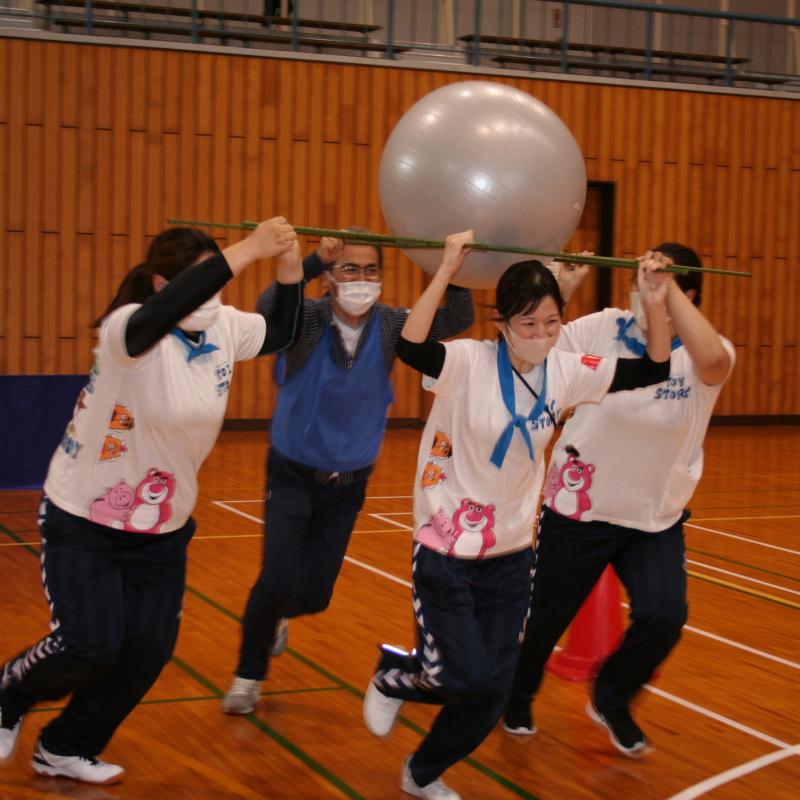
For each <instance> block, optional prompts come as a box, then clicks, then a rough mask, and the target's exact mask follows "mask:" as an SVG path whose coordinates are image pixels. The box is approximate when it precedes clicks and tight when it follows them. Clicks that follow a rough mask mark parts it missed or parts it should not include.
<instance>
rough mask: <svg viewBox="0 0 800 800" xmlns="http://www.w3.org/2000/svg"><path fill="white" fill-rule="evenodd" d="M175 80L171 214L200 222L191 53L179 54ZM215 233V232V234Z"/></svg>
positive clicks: (194, 84) (193, 61) (193, 68)
mask: <svg viewBox="0 0 800 800" xmlns="http://www.w3.org/2000/svg"><path fill="white" fill-rule="evenodd" d="M178 67H179V71H178V76H179V77H178V80H179V82H180V95H179V103H180V116H179V122H180V124H179V127H178V163H177V170H178V184H177V186H178V191H177V197H176V205H175V207H174V208H169V209H168V211H169V213H170V215H174V216H176V217H177V218H178V219H200V214H199V211H198V197H197V193H196V190H197V166H198V165H197V162H196V158H197V152H196V139H197V133H196V119H197V110H198V109H197V99H198V97H197V87H196V80H195V76H196V74H197V68H198V62H197V59H196V58H193V57H192V55H191V54H190V53H181V58H180V62H179V65H178ZM214 233H217V231H214Z"/></svg>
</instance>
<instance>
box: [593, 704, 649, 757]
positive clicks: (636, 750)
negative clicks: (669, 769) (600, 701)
mask: <svg viewBox="0 0 800 800" xmlns="http://www.w3.org/2000/svg"><path fill="white" fill-rule="evenodd" d="M586 713H587V714H588V715H589V717H590V718H591V719H592V720H593V721H594V722H596V723H597V724H598V725H602V726H603V727H604V728H606V729H607V730H608V738H609V739H611V744H613V745H614V747H616V748H617V750H619V751H620V753H624V754H625V755H626V756H630V757H631V758H639V757H640V756H643V755H644V754H645V753H646V752H647V751H648V750H649V749H650V748H649V746H648V744H647V739H646V737H645V735H644V733H643V732H642V729H641V728H640V727H639V726H638V725H637V724H636V723H635V722H634V721H633V717H631V715H630V713H629V711H628V709H627V708H625V709H623V710H622V711H608V712H605V713H601V712H600V711H598V710H597V709H596V708H595V707H594V705H593V704H592V702H591V701H589V702H588V703H587V704H586Z"/></svg>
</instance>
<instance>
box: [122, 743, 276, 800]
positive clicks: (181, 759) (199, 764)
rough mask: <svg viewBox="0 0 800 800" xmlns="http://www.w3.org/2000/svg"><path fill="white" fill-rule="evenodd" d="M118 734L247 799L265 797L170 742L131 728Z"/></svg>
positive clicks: (258, 799) (257, 799)
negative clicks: (176, 747) (177, 748)
mask: <svg viewBox="0 0 800 800" xmlns="http://www.w3.org/2000/svg"><path fill="white" fill-rule="evenodd" d="M117 736H122V737H123V738H127V739H133V741H135V742H136V743H137V744H139V745H143V746H144V747H146V748H149V749H151V750H154V751H156V752H158V753H162V754H164V755H165V756H167V757H168V758H170V759H172V761H177V762H178V763H180V764H183V765H184V766H185V767H189V769H191V770H193V771H194V772H198V773H200V774H201V775H204V776H205V777H206V778H208V779H209V780H211V781H213V782H214V783H216V784H219V785H220V786H224V787H225V788H226V789H227V790H228V791H231V792H233V793H234V794H235V795H238V796H239V797H244V798H247V800H260V798H262V797H263V795H261V794H260V793H258V792H255V791H254V790H253V789H251V788H250V787H248V786H245V785H244V784H243V783H239V781H237V780H235V779H234V778H231V777H229V776H228V775H227V774H226V773H225V772H223V771H222V770H218V769H214V768H213V767H210V766H209V765H208V763H207V762H204V761H199V760H198V759H196V758H192V757H191V756H188V755H186V753H183V752H181V751H180V750H176V749H175V748H174V747H170V746H169V745H168V744H164V743H163V742H161V741H157V740H156V739H153V738H152V737H150V736H145V735H144V734H143V733H139V732H138V731H134V730H130V729H129V728H122V729H120V730H119V731H118V732H117Z"/></svg>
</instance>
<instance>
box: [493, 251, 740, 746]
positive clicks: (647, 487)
mask: <svg viewBox="0 0 800 800" xmlns="http://www.w3.org/2000/svg"><path fill="white" fill-rule="evenodd" d="M673 260H674V262H675V263H677V264H683V265H685V266H690V267H691V266H694V267H699V266H701V263H700V259H699V258H698V256H697V254H696V253H695V252H694V251H693V250H691V249H689V248H687V247H685V246H683V245H679V244H675V243H664V244H661V245H659V246H658V247H657V248H654V251H648V252H647V253H646V254H645V255H644V256H643V257H642V261H643V262H645V263H649V264H655V265H657V266H662V265H665V264H668V263H670V262H671V261H673ZM585 273H586V268H578V269H573V268H570V267H566V266H565V265H562V266H561V269H560V273H559V282H560V285H563V286H564V287H565V290H566V293H568V294H570V295H571V294H572V292H573V291H574V290H575V288H576V286H577V284H578V283H579V282H580V280H582V277H583V275H585ZM701 291H702V273H698V272H689V273H686V274H677V275H675V277H674V279H673V278H672V277H670V279H669V280H668V284H667V297H666V304H667V312H668V314H669V316H670V331H671V334H673V338H672V341H671V349H672V357H671V368H670V376H669V382H667V383H663V384H661V385H659V386H655V387H650V388H648V389H641V390H639V391H635V392H625V393H624V394H616V395H609V396H608V397H606V398H605V399H604V400H603V401H602V402H601V403H599V404H595V405H584V406H580V407H579V408H577V409H576V410H575V413H574V414H573V416H572V417H571V418H570V419H569V420H568V421H567V422H566V424H565V425H564V430H563V432H562V434H561V437H560V438H559V441H558V443H557V444H556V446H555V447H554V448H553V453H552V457H551V465H550V470H549V472H548V479H547V487H546V489H545V496H544V511H543V513H542V518H541V522H540V527H539V541H538V543H537V560H536V582H535V586H534V592H533V601H532V611H531V620H530V623H529V625H528V628H527V630H526V632H525V641H524V643H523V646H522V651H521V656H520V661H519V666H518V668H517V674H516V677H515V681H514V691H513V694H512V699H511V703H510V705H509V707H508V709H507V712H506V718H505V726H506V730H508V731H509V732H511V733H517V734H532V733H533V732H534V731H535V726H534V724H533V718H532V712H531V702H532V699H533V696H534V695H535V694H536V692H537V691H538V688H539V685H540V682H541V680H542V676H543V673H544V667H545V663H546V662H547V659H548V658H549V656H550V654H551V653H552V651H553V648H554V647H555V645H556V643H557V642H558V640H559V638H560V637H561V635H562V633H563V632H564V631H565V630H566V628H567V626H568V625H569V623H570V622H571V621H572V618H573V617H574V616H575V614H576V613H577V611H578V609H579V608H580V606H581V605H582V604H583V602H584V600H585V599H586V597H587V596H588V594H589V592H590V591H591V589H592V587H593V586H594V584H595V583H596V581H597V579H598V578H599V577H600V575H601V574H602V572H603V571H604V570H605V569H606V567H607V566H609V565H612V566H613V567H614V570H615V572H616V573H617V575H618V576H619V578H620V580H621V581H622V582H623V584H624V585H625V588H626V590H627V592H628V595H629V597H630V606H631V611H630V619H631V624H630V626H629V627H628V630H627V631H626V633H625V637H624V638H623V640H622V642H620V644H619V646H618V647H617V648H616V649H615V651H614V652H613V653H612V654H611V655H610V656H609V657H608V659H607V660H606V661H605V663H604V664H603V665H602V668H601V669H600V672H599V674H598V676H597V680H596V683H595V684H594V687H593V690H592V697H591V704H590V706H588V707H587V710H588V712H589V714H590V716H591V717H592V718H593V719H594V720H595V721H596V722H600V723H601V724H603V725H604V726H605V727H606V728H607V729H608V732H609V735H610V738H611V741H612V743H613V744H614V746H615V747H616V748H617V749H618V750H620V751H621V752H622V753H624V754H625V755H628V756H639V755H641V754H643V753H644V752H645V751H646V749H647V740H646V738H645V735H644V733H643V732H642V730H641V728H640V727H639V726H638V725H637V724H636V722H635V721H634V720H633V718H632V716H631V713H630V705H631V702H632V701H633V699H634V698H635V696H636V695H637V693H638V692H639V690H640V689H641V687H642V685H643V684H645V683H646V682H647V681H648V680H649V679H650V677H651V676H652V674H653V672H654V671H655V669H656V668H657V667H658V665H659V664H660V663H661V662H662V661H663V660H664V659H665V658H666V656H667V654H668V653H669V652H670V650H671V649H672V648H673V647H674V646H675V644H676V643H677V642H678V639H679V637H680V633H681V628H682V627H683V625H684V623H685V622H686V618H687V602H686V574H685V557H686V556H685V548H684V543H683V522H684V520H685V519H686V516H688V515H687V514H686V512H685V511H684V509H685V507H686V504H687V503H688V502H689V499H690V498H691V495H692V493H693V491H694V488H695V486H696V485H697V482H698V480H699V479H700V474H701V472H702V469H703V450H702V445H703V438H704V437H705V433H706V429H707V427H708V422H709V419H710V416H711V411H712V409H713V407H714V403H715V401H716V399H717V397H718V396H719V392H720V390H721V389H722V385H723V383H724V382H725V380H726V378H727V377H728V375H729V374H730V371H731V369H732V367H733V363H734V360H735V351H734V349H733V346H732V345H731V344H730V342H728V341H726V340H724V339H722V337H720V336H719V335H718V334H717V332H716V331H715V330H714V328H713V327H712V325H711V324H710V323H709V321H708V320H707V319H706V318H705V317H704V316H703V315H702V314H701V313H700V311H699V308H698V306H699V305H700V299H701ZM643 305H644V303H643V298H642V296H641V294H640V292H639V291H638V288H637V287H636V286H635V285H634V287H633V289H632V291H631V307H630V310H621V309H618V308H606V309H604V310H603V311H600V312H598V313H596V314H589V315H588V316H585V317H581V318H580V319H577V320H574V321H573V322H570V323H569V324H567V325H565V326H564V328H563V330H562V332H561V335H560V338H559V340H558V343H557V345H556V347H557V348H558V349H563V350H568V351H571V352H581V351H585V350H586V349H590V350H591V351H592V352H594V353H597V354H598V355H601V356H630V355H639V354H641V353H643V352H644V350H645V348H646V347H649V342H650V339H651V336H652V331H651V330H650V328H651V326H650V323H649V320H648V319H647V317H646V315H645V314H644V313H643Z"/></svg>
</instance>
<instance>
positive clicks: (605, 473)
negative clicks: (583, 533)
mask: <svg viewBox="0 0 800 800" xmlns="http://www.w3.org/2000/svg"><path fill="white" fill-rule="evenodd" d="M631 317H632V314H631V312H630V311H621V310H620V309H617V308H607V309H605V310H603V311H599V312H598V313H596V314H590V315H588V316H586V317H581V318H580V319H577V320H575V321H574V322H570V323H569V324H567V325H565V326H564V327H563V328H562V331H561V335H560V336H559V338H558V341H557V342H556V347H557V348H558V349H560V350H569V351H571V352H585V351H587V350H588V351H589V352H592V353H597V354H598V355H601V356H617V357H623V358H633V357H635V356H634V354H633V353H632V352H631V351H630V350H629V349H628V348H627V347H626V346H625V344H624V343H623V342H622V341H618V340H617V339H616V336H617V333H618V331H619V325H618V322H617V320H619V319H622V320H624V321H625V322H626V323H627V322H628V321H629V320H630V319H631ZM627 335H628V336H630V337H632V338H635V339H637V340H638V341H639V342H642V343H643V342H644V341H645V338H644V335H643V334H642V332H641V329H640V328H639V327H638V325H636V323H635V322H634V323H633V324H632V325H631V326H630V327H629V328H628V330H627ZM720 339H721V341H722V345H723V347H724V348H725V349H726V351H727V352H728V354H729V355H730V358H731V369H732V368H733V363H734V361H735V359H736V353H735V351H734V349H733V345H732V344H731V343H730V342H729V341H727V339H723V338H722V337H720ZM721 389H722V384H719V385H716V386H708V385H706V384H704V383H703V382H702V381H701V380H700V379H699V378H698V377H697V374H696V373H695V371H694V367H693V366H692V361H691V359H690V358H689V354H688V353H687V352H686V348H685V347H683V346H681V347H678V348H677V349H675V350H673V351H672V358H671V363H670V377H669V380H667V381H665V382H664V383H659V384H657V385H655V386H648V387H646V388H643V389H635V390H633V391H627V392H614V393H613V394H609V395H608V396H607V397H606V398H605V399H604V400H603V401H602V403H600V404H599V405H593V406H581V407H580V408H577V409H575V413H574V415H573V416H572V417H571V418H570V419H569V420H567V422H566V424H565V425H564V430H563V432H562V433H561V437H560V438H559V440H558V442H557V444H556V445H555V447H554V448H553V453H552V456H551V461H550V468H549V469H548V472H547V480H546V484H545V495H544V503H545V505H547V506H549V507H550V508H551V509H552V510H553V511H556V512H558V513H559V514H562V515H563V516H566V517H570V518H572V519H575V520H580V521H581V522H586V521H589V520H602V521H605V522H611V523H614V524H616V525H623V526H625V527H628V528H635V529H638V530H643V531H651V532H654V531H663V530H665V529H667V528H669V527H670V526H672V525H674V524H675V523H676V522H677V521H678V519H679V518H680V516H681V514H682V512H683V509H684V508H685V506H686V503H687V502H688V501H689V499H690V498H691V496H692V493H693V492H694V489H695V486H697V482H698V480H700V475H701V473H702V471H703V449H702V447H703V438H704V437H705V434H706V429H707V428H708V421H709V419H710V417H711V410H712V409H713V407H714V403H715V401H716V399H717V397H718V396H719V393H720V390H721ZM568 447H569V448H570V450H568V449H567V448H568ZM574 451H577V455H576V453H575V452H574Z"/></svg>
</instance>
